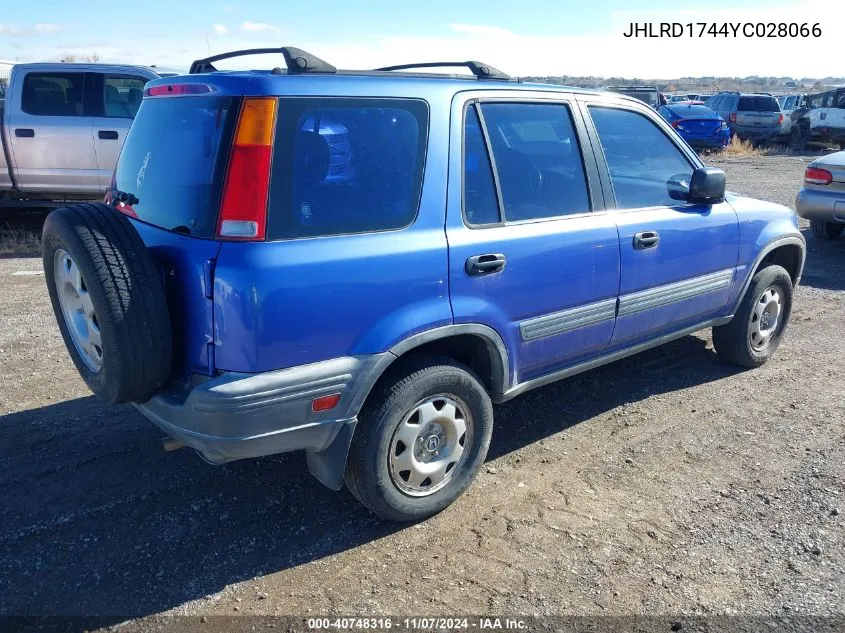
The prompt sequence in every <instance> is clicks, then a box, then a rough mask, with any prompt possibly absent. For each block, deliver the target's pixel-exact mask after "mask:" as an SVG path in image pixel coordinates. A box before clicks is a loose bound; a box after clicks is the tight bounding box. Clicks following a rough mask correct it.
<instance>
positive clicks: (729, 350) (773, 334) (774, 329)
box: [713, 265, 792, 367]
mask: <svg viewBox="0 0 845 633" xmlns="http://www.w3.org/2000/svg"><path fill="white" fill-rule="evenodd" d="M770 291H773V292H774V293H776V294H777V296H778V301H779V305H778V311H777V314H776V321H775V323H774V325H772V326H771V327H770V328H762V326H760V324H761V323H762V324H765V323H766V322H767V321H768V322H769V323H770V322H771V315H772V310H771V309H770V308H769V307H768V306H771V305H772V304H771V302H770V301H769V302H767V304H766V305H765V306H764V305H763V304H764V299H763V298H764V296H765V297H767V299H771V295H767V293H769V292H770ZM761 312H762V313H763V314H762V315H761V314H760V313H761ZM791 312H792V278H791V277H790V276H789V273H788V272H786V270H785V269H784V268H783V267H781V266H776V265H769V266H766V267H765V268H763V269H761V270H759V271H758V272H757V273H756V274H755V275H754V277H753V278H752V279H751V285H750V286H749V287H748V290H746V292H745V296H744V297H743V298H742V302H741V303H740V304H739V309H738V310H737V311H736V314H735V315H734V317H733V319H731V321H730V322H729V323H727V324H725V325H721V326H718V327H714V328H713V347H714V348H715V349H716V353H717V354H719V356H720V357H721V358H722V359H724V360H726V361H728V362H730V363H733V364H735V365H740V366H742V367H759V366H760V365H762V364H763V363H765V362H766V361H767V360H769V359H770V358H771V357H772V355H773V354H774V353H775V350H777V347H778V345H779V344H780V341H781V340H782V338H783V333H784V331H785V330H786V326H787V323H788V322H789V315H790V313H791ZM755 324H756V325H755ZM755 328H759V329H765V331H767V332H768V334H767V336H766V342H765V344H760V341H761V338H760V337H761V334H760V332H759V330H758V333H756V334H755V333H754V331H755ZM764 333H765V332H764ZM755 340H756V344H755Z"/></svg>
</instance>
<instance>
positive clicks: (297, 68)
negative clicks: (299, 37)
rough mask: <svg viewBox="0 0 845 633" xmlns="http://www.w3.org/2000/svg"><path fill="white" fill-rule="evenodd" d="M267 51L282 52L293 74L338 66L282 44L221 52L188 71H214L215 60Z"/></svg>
mask: <svg viewBox="0 0 845 633" xmlns="http://www.w3.org/2000/svg"><path fill="white" fill-rule="evenodd" d="M267 53H281V54H282V55H283V56H284V58H285V64H286V65H287V67H288V73H289V74H291V75H298V74H301V73H335V72H337V68H335V67H334V66H332V65H331V64H329V63H327V62H325V61H323V60H322V59H320V58H319V57H317V56H316V55H312V54H311V53H308V52H306V51H303V50H301V49H299V48H293V47H292V46H282V47H281V48H248V49H245V50H241V51H231V52H229V53H220V54H219V55H212V56H211V57H206V58H205V59H198V60H196V61H195V62H194V63H192V64H191V69H190V70H189V71H188V73H189V74H191V75H197V74H201V73H210V72H214V71H216V70H217V69H216V68H215V67H214V64H213V62H217V61H220V60H221V59H230V58H232V57H243V56H244V55H265V54H267Z"/></svg>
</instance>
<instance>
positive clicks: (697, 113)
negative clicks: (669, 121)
mask: <svg viewBox="0 0 845 633" xmlns="http://www.w3.org/2000/svg"><path fill="white" fill-rule="evenodd" d="M672 111H673V112H674V113H675V114H676V115H678V116H680V117H690V116H694V117H707V116H715V115H716V113H715V112H713V110H711V109H710V108H708V107H707V106H703V105H693V106H675V107H673V108H672Z"/></svg>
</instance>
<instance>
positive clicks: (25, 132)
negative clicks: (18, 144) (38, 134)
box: [15, 127, 35, 138]
mask: <svg viewBox="0 0 845 633" xmlns="http://www.w3.org/2000/svg"><path fill="white" fill-rule="evenodd" d="M15 136H17V137H18V138H33V137H34V136H35V130H33V129H31V128H28V127H19V128H16V129H15Z"/></svg>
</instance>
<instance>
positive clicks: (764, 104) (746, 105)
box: [737, 97, 780, 112]
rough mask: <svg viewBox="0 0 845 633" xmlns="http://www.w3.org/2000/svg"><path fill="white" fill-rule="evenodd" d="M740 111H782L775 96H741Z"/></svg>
mask: <svg viewBox="0 0 845 633" xmlns="http://www.w3.org/2000/svg"><path fill="white" fill-rule="evenodd" d="M737 110H738V111H739V112H780V108H779V107H778V102H777V101H775V98H774V97H740V98H739V105H738V106H737Z"/></svg>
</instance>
